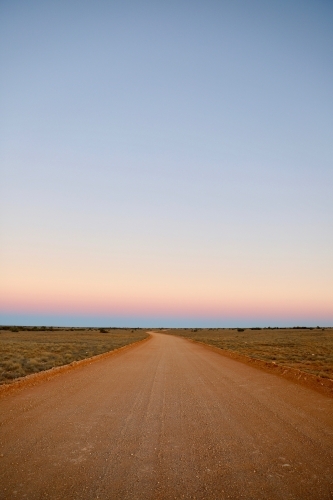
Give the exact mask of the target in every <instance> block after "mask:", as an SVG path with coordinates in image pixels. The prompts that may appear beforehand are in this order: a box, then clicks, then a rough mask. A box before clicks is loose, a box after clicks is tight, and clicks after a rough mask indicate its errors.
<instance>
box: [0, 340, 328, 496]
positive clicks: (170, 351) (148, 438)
mask: <svg viewBox="0 0 333 500" xmlns="http://www.w3.org/2000/svg"><path fill="white" fill-rule="evenodd" d="M0 412H1V426H0V441H1V451H0V453H1V457H0V468H1V469H0V488H1V491H0V498H1V499H14V498H17V499H26V498H27V499H46V498H51V499H62V500H63V499H77V500H79V499H80V500H81V499H82V500H83V499H97V498H100V499H171V498H177V499H180V498H197V499H208V500H213V499H219V500H222V499H224V498H232V499H238V498H245V499H265V500H267V499H283V500H285V499H301V500H306V499H311V500H316V499H318V500H325V499H332V498H333V399H331V398H328V397H326V396H324V395H321V394H319V393H316V392H314V391H312V390H310V389H307V388H305V387H300V386H297V385H295V384H293V383H292V382H289V381H288V380H284V379H282V378H279V377H278V376H275V375H272V374H269V373H264V372H262V371H259V370H256V369H255V368H252V367H250V366H247V365H244V364H242V363H239V362H237V361H234V360H232V359H228V358H225V357H223V356H221V355H219V354H217V353H215V352H213V351H211V350H209V349H206V348H205V347H203V346H201V345H198V344H194V343H191V342H188V341H186V340H184V339H182V338H177V337H173V336H167V335H154V336H153V338H152V339H151V340H150V341H148V342H146V343H144V344H140V345H137V346H134V347H133V348H131V349H128V350H125V351H123V352H119V353H118V354H117V355H114V356H113V357H111V358H105V359H102V360H100V361H96V362H95V363H92V364H90V365H85V366H82V367H80V368H78V369H77V370H74V371H71V372H67V373H63V374H61V375H59V376H57V377H56V378H53V379H51V380H49V381H45V382H43V383H41V384H40V385H37V386H34V387H27V388H25V389H23V390H21V391H20V392H17V393H13V394H8V395H3V396H2V397H1V399H0Z"/></svg>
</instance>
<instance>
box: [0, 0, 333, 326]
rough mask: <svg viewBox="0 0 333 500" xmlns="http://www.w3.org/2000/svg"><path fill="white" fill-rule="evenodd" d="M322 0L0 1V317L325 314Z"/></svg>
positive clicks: (329, 221)
mask: <svg viewBox="0 0 333 500" xmlns="http://www.w3.org/2000/svg"><path fill="white" fill-rule="evenodd" d="M332 27H333V3H332V2H331V1H322V0H314V1H306V0H300V1H296V0H279V1H275V2H274V1H268V0H266V1H263V0H262V1H261V0H253V1H251V2H249V1H248V0H233V1H231V0H229V1H223V0H220V1H212V0H205V1H195V0H191V1H182V0H180V1H172V0H171V1H165V2H162V1H151V2H150V1H140V0H138V1H126V0H125V1H124V0H119V1H111V0H110V1H106V0H95V1H90V0H87V1H73V0H66V1H65V0H58V1H52V0H48V1H47V2H45V1H38V0H36V1H33V0H25V1H19V0H10V1H9V0H8V1H7V0H2V1H1V3H0V66H1V76H0V93H1V110H0V135H1V143H0V161H1V179H0V181H1V182H0V184H1V187H0V209H1V234H0V236H1V249H0V275H1V280H0V312H1V314H0V322H1V323H2V324H13V323H15V324H54V325H56V324H58V325H63V324H68V325H97V326H99V325H122V326H125V325H133V326H136V325H138V326H139V325H141V326H158V325H162V326H163V325H166V326H168V325H174V326H192V325H193V326H194V325H198V326H203V325H207V326H243V325H244V326H264V325H271V326H273V325H280V326H282V325H298V324H304V325H317V324H320V325H325V324H332V323H333V195H332V188H333V57H332V54H333V29H332Z"/></svg>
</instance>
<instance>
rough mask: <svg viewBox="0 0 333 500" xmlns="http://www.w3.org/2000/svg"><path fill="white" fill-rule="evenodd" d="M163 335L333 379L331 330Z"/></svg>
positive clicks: (203, 330)
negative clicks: (189, 340) (181, 338)
mask: <svg viewBox="0 0 333 500" xmlns="http://www.w3.org/2000/svg"><path fill="white" fill-rule="evenodd" d="M165 333H168V334H173V335H179V336H182V337H185V338H188V339H192V340H196V341H199V342H203V343H205V344H208V345H212V346H214V347H219V348H220V349H225V350H228V351H232V352H236V353H239V354H243V355H245V356H249V357H251V358H254V359H260V360H262V361H271V362H274V363H276V364H278V365H282V366H286V367H290V368H296V369H298V370H301V371H303V372H307V373H311V374H313V375H317V376H319V377H323V378H329V379H333V328H319V327H318V328H301V327H297V328H233V329H228V328H184V329H182V328H177V329H169V330H168V331H167V332H165Z"/></svg>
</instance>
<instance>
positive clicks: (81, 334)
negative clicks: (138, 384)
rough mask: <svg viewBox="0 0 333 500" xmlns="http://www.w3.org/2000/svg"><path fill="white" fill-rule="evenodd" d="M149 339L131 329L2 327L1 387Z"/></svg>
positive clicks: (144, 334) (0, 344) (0, 334)
mask: <svg viewBox="0 0 333 500" xmlns="http://www.w3.org/2000/svg"><path fill="white" fill-rule="evenodd" d="M1 328H2V329H1ZM3 328H6V329H3ZM146 337H147V333H146V331H145V330H143V329H131V328H129V329H125V328H124V329H122V328H119V329H113V328H112V329H73V328H72V329H56V328H54V329H46V328H43V327H42V328H36V327H34V328H22V327H0V384H4V383H8V382H10V381H12V380H14V379H16V378H18V377H24V376H25V375H29V374H31V373H36V372H40V371H43V370H48V369H50V368H53V367H55V366H61V365H65V364H68V363H71V362H72V361H79V360H80V359H84V358H90V357H91V356H95V355H96V354H102V353H104V352H108V351H112V350H114V349H117V348H119V347H123V346H124V345H127V344H131V343H132V342H136V341H137V340H142V339H144V338H146Z"/></svg>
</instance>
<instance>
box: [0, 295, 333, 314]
mask: <svg viewBox="0 0 333 500" xmlns="http://www.w3.org/2000/svg"><path fill="white" fill-rule="evenodd" d="M0 311H2V312H6V313H9V312H12V313H27V314H78V315H102V316H106V315H125V316H133V315H138V316H147V315H149V316H154V317H155V316H163V315H168V316H177V317H187V316H191V317H194V318H196V317H207V318H218V317H231V316H233V317H239V318H245V317H246V318H252V317H253V318H258V317H261V318H269V317H273V316H274V317H280V318H281V319H282V318H288V317H294V316H298V317H299V316H301V317H303V318H311V317H316V316H317V317H320V318H323V319H326V318H327V319H330V318H332V316H333V311H332V307H331V304H329V303H326V304H324V303H313V302H312V303H311V302H309V301H306V302H303V303H302V302H296V301H293V302H291V301H282V300H279V301H272V300H269V299H267V300H266V301H265V302H263V301H256V300H252V301H249V300H247V301H242V302H240V301H237V300H234V301H230V300H229V301H228V300H221V301H217V300H214V301H209V300H205V301H202V300H192V301H189V300H183V301H178V300H176V301H175V300H173V299H172V298H169V299H167V300H166V299H164V300H161V299H160V300H158V299H152V300H149V299H148V298H144V299H141V300H135V299H132V300H131V299H125V298H122V299H121V298H119V299H118V300H115V299H114V298H113V299H110V300H107V299H104V300H97V299H94V298H90V299H82V300H80V299H73V298H68V297H67V298H65V297H58V298H55V297H47V296H43V297H38V296H34V297H29V298H27V297H20V298H18V297H17V298H15V297H0Z"/></svg>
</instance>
